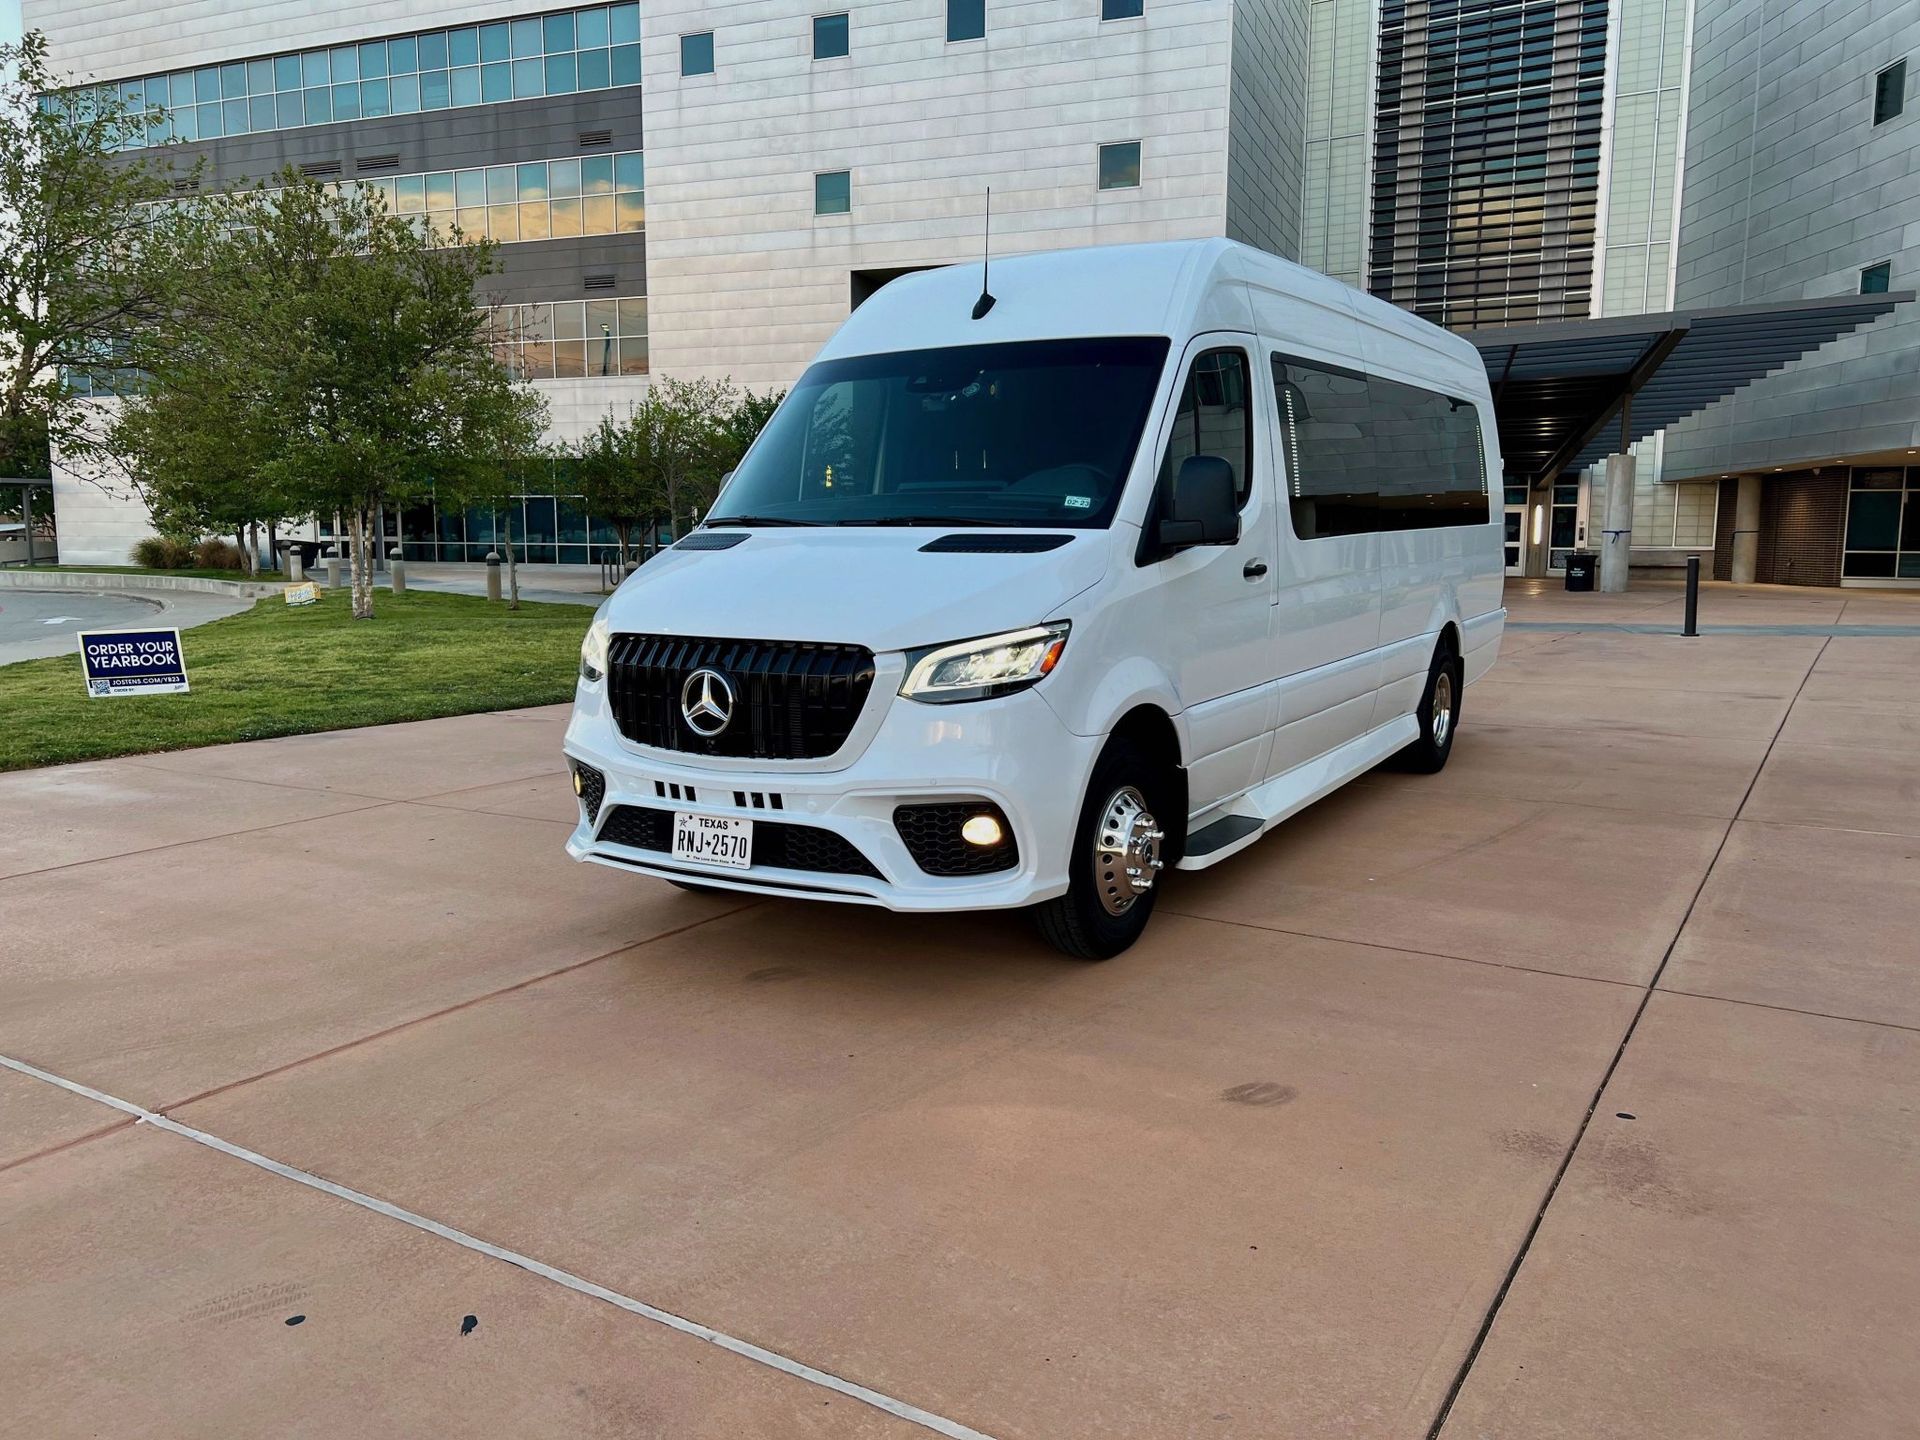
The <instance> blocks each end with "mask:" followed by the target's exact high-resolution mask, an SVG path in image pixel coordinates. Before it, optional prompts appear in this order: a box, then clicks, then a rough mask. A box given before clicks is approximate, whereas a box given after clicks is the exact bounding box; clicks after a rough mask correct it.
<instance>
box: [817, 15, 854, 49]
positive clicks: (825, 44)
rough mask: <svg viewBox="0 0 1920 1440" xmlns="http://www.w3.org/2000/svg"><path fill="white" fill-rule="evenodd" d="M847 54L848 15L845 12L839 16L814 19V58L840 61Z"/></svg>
mask: <svg viewBox="0 0 1920 1440" xmlns="http://www.w3.org/2000/svg"><path fill="white" fill-rule="evenodd" d="M846 53H847V15H846V12H845V11H844V10H843V11H841V12H840V13H839V14H838V15H816V16H814V17H813V58H814V59H816V60H838V59H839V58H840V57H841V56H842V55H844V54H846Z"/></svg>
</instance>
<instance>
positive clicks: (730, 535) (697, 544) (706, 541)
mask: <svg viewBox="0 0 1920 1440" xmlns="http://www.w3.org/2000/svg"><path fill="white" fill-rule="evenodd" d="M747 538H748V537H747V532H746V531H744V530H696V531H694V532H693V534H691V535H689V536H687V538H686V539H684V540H682V541H681V542H680V543H679V544H677V545H675V546H674V547H673V548H674V549H676V550H731V549H732V548H733V547H734V546H736V545H739V544H742V543H743V542H745V541H746V539H747Z"/></svg>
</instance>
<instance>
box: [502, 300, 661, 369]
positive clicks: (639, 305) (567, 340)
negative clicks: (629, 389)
mask: <svg viewBox="0 0 1920 1440" xmlns="http://www.w3.org/2000/svg"><path fill="white" fill-rule="evenodd" d="M485 323H486V325H487V327H488V334H489V335H490V337H491V338H492V340H493V353H494V355H495V356H496V358H498V359H499V361H500V363H501V364H502V365H504V366H506V367H507V373H508V374H509V375H511V376H512V377H513V378H514V379H515V380H580V379H589V378H595V379H597V378H599V377H600V376H604V375H645V374H646V373H647V300H646V297H645V296H644V295H632V296H621V297H619V298H616V299H606V300H549V301H542V302H540V303H538V304H532V305H496V306H493V307H492V308H491V309H489V310H488V311H487V312H486V320H485Z"/></svg>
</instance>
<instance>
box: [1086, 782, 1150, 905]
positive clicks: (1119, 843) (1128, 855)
mask: <svg viewBox="0 0 1920 1440" xmlns="http://www.w3.org/2000/svg"><path fill="white" fill-rule="evenodd" d="M1164 839H1166V836H1165V834H1164V833H1163V832H1162V831H1161V829H1160V827H1159V826H1158V825H1156V824H1154V823H1153V812H1152V811H1150V810H1148V809H1147V797H1146V796H1144V795H1142V794H1141V793H1140V792H1139V791H1138V790H1136V789H1135V788H1134V787H1133V786H1131V785H1127V786H1123V787H1122V788H1121V789H1119V790H1116V791H1114V793H1113V794H1112V795H1111V796H1109V797H1108V799H1107V803H1106V807H1105V808H1104V809H1103V810H1102V811H1101V812H1100V825H1099V828H1098V829H1097V830H1096V831H1095V833H1094V837H1093V880H1094V885H1095V887H1096V888H1097V889H1098V890H1099V892H1100V904H1101V905H1102V906H1103V907H1104V908H1105V910H1106V912H1107V913H1108V914H1109V915H1124V914H1126V913H1127V911H1129V910H1131V909H1132V908H1133V904H1134V902H1135V901H1136V900H1138V899H1139V898H1140V897H1141V896H1142V895H1144V894H1146V893H1147V892H1148V891H1149V890H1151V889H1153V882H1154V881H1155V879H1157V878H1158V877H1159V874H1160V871H1161V869H1162V868H1163V867H1164V866H1165V864H1166V862H1165V861H1163V860H1162V859H1161V858H1160V842H1161V841H1162V840H1164Z"/></svg>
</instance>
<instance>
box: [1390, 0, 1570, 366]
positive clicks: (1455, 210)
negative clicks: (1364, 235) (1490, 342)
mask: <svg viewBox="0 0 1920 1440" xmlns="http://www.w3.org/2000/svg"><path fill="white" fill-rule="evenodd" d="M1380 16H1381V22H1380V42H1379V43H1380V49H1379V65H1378V72H1377V89H1376V113H1377V118H1376V123H1375V133H1374V146H1373V216H1372V220H1373V223H1372V232H1371V240H1370V253H1369V257H1368V279H1367V285H1368V289H1370V290H1371V291H1372V293H1373V294H1375V295H1378V296H1379V297H1381V298H1382V299H1384V300H1390V301H1392V302H1393V303H1394V304H1396V305H1399V306H1401V307H1402V308H1403V309H1407V310H1411V311H1413V312H1414V313H1415V314H1416V315H1419V316H1420V317H1421V318H1423V319H1426V320H1431V321H1434V322H1435V323H1436V324H1440V325H1446V326H1452V327H1456V328H1459V327H1469V326H1476V325H1500V324H1509V323H1515V322H1520V321H1528V320H1548V319H1560V318H1565V317H1571V316H1585V315H1586V314H1587V313H1588V311H1589V309H1590V301H1591V297H1592V289H1593V250H1594V234H1595V217H1596V213H1597V209H1598V204H1599V190H1600V135H1601V121H1602V116H1603V106H1604V93H1605V88H1606V62H1607V0H1516V3H1512V4H1505V5H1499V6H1493V5H1462V4H1446V5H1433V6H1427V5H1418V4H1411V3H1408V0H1383V3H1382V6H1381V10H1380Z"/></svg>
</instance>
